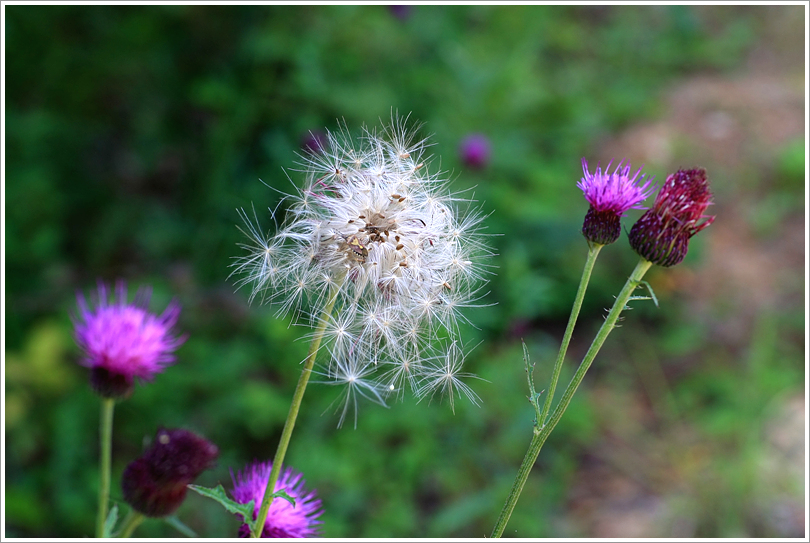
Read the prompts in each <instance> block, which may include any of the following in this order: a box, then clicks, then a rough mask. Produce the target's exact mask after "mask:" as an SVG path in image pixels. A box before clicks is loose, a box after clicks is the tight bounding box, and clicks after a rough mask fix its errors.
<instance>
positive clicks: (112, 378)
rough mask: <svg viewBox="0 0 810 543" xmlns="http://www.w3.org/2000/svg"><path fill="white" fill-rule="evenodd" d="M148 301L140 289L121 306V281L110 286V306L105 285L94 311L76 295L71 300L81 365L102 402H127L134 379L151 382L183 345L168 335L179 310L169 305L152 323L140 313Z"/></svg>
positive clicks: (181, 339) (101, 286) (123, 294)
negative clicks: (75, 313) (75, 311)
mask: <svg viewBox="0 0 810 543" xmlns="http://www.w3.org/2000/svg"><path fill="white" fill-rule="evenodd" d="M149 296H150V291H149V289H140V290H139V291H138V292H137V294H136V295H135V301H134V302H133V303H132V304H127V291H126V286H125V285H124V282H123V281H119V282H118V283H117V284H116V288H115V296H114V299H113V300H112V301H110V300H108V297H107V287H106V285H104V284H103V283H99V287H98V300H97V304H96V307H95V308H94V309H93V308H91V307H90V306H89V305H88V304H87V302H86V301H85V299H84V297H83V296H82V295H81V294H77V296H76V297H77V301H78V306H79V314H78V316H76V317H74V319H73V321H74V335H75V338H76V343H77V344H78V345H79V347H80V348H81V349H82V351H83V353H84V357H83V358H82V360H81V364H82V365H83V366H87V367H88V368H90V371H91V373H90V383H91V386H92V387H93V390H95V391H96V392H97V393H98V394H99V395H101V396H103V397H107V398H123V397H126V396H129V394H131V393H132V389H133V382H134V379H135V378H136V377H137V378H138V379H139V380H141V381H151V380H152V379H153V378H154V376H155V375H156V374H157V373H160V372H161V371H163V369H164V367H165V366H168V365H169V364H171V363H173V362H174V360H175V357H174V356H173V354H172V352H173V351H174V350H175V349H177V347H179V346H180V345H181V344H182V343H183V342H184V341H185V337H176V336H174V335H172V330H171V329H172V327H173V326H174V325H175V324H176V323H177V318H178V316H179V315H180V306H179V305H178V304H177V303H176V302H172V303H170V304H169V306H168V307H167V308H166V310H165V311H164V312H163V314H162V315H160V316H159V317H158V316H155V315H153V314H151V313H149V312H148V311H147V310H146V309H147V307H148V305H149Z"/></svg>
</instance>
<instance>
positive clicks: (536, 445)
mask: <svg viewBox="0 0 810 543" xmlns="http://www.w3.org/2000/svg"><path fill="white" fill-rule="evenodd" d="M650 266H652V263H651V262H648V261H647V260H645V259H643V258H642V259H641V260H639V263H638V264H637V265H636V268H635V269H634V270H633V273H632V274H630V277H629V278H628V279H627V282H626V283H625V284H624V287H622V290H621V292H619V295H618V296H616V301H615V302H614V303H613V307H612V308H611V309H610V312H609V313H608V316H607V318H605V322H604V323H603V324H602V327H601V328H600V329H599V332H598V333H597V334H596V337H595V338H594V340H593V343H591V346H590V348H589V349H588V352H587V353H585V358H583V359H582V362H581V363H580V365H579V368H577V372H576V373H575V374H574V377H573V378H572V379H571V382H570V383H569V384H568V388H566V389H565V392H564V393H563V395H562V398H560V402H559V403H558V404H557V407H556V409H554V413H552V415H551V418H550V419H549V420H548V422H547V423H546V424H544V425H543V426H535V428H534V435H533V436H532V440H531V443H529V449H528V450H527V451H526V456H524V457H523V463H522V464H521V465H520V468H519V469H518V474H517V477H516V478H515V482H514V484H513V485H512V489H511V490H510V492H509V496H508V497H507V498H506V503H505V504H504V506H503V510H501V514H500V516H499V517H498V521H497V522H496V523H495V528H493V530H492V537H501V535H502V534H503V531H504V529H505V528H506V523H507V522H509V517H510V516H511V515H512V511H513V510H514V509H515V505H516V504H517V501H518V498H520V493H521V492H522V491H523V485H525V484H526V479H528V477H529V473H530V472H531V470H532V467H533V466H534V462H535V461H536V460H537V455H539V454H540V449H541V448H542V447H543V444H544V443H545V442H546V439H548V436H549V434H550V433H551V431H552V430H553V429H554V427H555V426H556V425H557V423H558V422H560V419H561V418H562V416H563V413H565V410H566V409H567V408H568V404H570V403H571V398H572V397H573V396H574V393H575V392H576V391H577V388H578V387H579V385H580V383H581V382H582V379H583V378H584V377H585V372H587V371H588V368H590V366H591V363H592V362H593V359H594V358H595V357H596V355H597V353H599V349H601V348H602V344H603V343H604V342H605V339H607V337H608V334H610V332H611V331H612V330H613V328H615V327H616V321H617V320H618V319H619V315H620V314H621V312H622V311H623V310H624V308H625V306H626V304H627V301H628V300H629V299H630V295H631V294H632V293H633V291H634V290H635V289H636V288H637V287H638V285H639V283H640V281H641V278H642V277H644V274H645V273H646V272H647V270H649V269H650Z"/></svg>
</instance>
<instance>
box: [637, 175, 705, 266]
mask: <svg viewBox="0 0 810 543" xmlns="http://www.w3.org/2000/svg"><path fill="white" fill-rule="evenodd" d="M711 200H712V193H711V191H710V190H709V181H708V179H707V178H706V170H704V169H702V168H696V169H693V170H678V171H677V172H675V173H673V174H672V175H670V176H669V177H667V180H666V182H665V183H664V185H663V186H662V187H661V191H660V192H659V193H658V196H656V197H655V203H654V204H653V207H652V209H650V210H649V211H647V212H646V213H645V214H644V215H642V217H641V218H640V219H639V220H638V221H637V222H636V224H634V225H633V228H632V229H631V230H630V245H631V246H632V247H633V250H635V251H636V252H637V253H638V254H639V255H641V256H642V257H644V258H646V259H647V260H649V261H650V262H652V263H653V264H658V265H659V266H664V267H669V266H674V265H675V264H678V263H679V262H681V261H682V260H683V258H684V257H685V256H686V252H687V250H688V249H689V238H691V237H692V236H694V235H695V234H697V233H698V232H700V231H701V230H703V229H704V228H706V227H707V226H709V225H710V224H711V223H712V222H714V216H707V215H704V214H703V213H704V212H705V211H706V208H707V207H709V206H710V205H711V204H712V201H711ZM701 219H704V220H703V222H700V221H701Z"/></svg>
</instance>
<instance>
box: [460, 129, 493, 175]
mask: <svg viewBox="0 0 810 543" xmlns="http://www.w3.org/2000/svg"><path fill="white" fill-rule="evenodd" d="M458 149H459V151H458V152H459V155H461V160H462V161H463V162H464V164H466V165H467V166H470V167H471V168H475V169H481V168H483V167H484V166H486V165H487V164H488V163H489V154H490V145H489V139H488V138H487V137H486V136H485V135H483V134H470V135H469V136H467V137H466V138H464V139H463V140H462V141H461V144H460V145H459V148H458Z"/></svg>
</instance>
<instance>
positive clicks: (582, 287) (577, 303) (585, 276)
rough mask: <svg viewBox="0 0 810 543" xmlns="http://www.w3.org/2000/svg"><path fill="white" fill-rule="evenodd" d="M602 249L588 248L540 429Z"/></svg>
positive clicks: (546, 414)
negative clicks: (594, 266)
mask: <svg viewBox="0 0 810 543" xmlns="http://www.w3.org/2000/svg"><path fill="white" fill-rule="evenodd" d="M602 247H604V245H600V244H598V243H593V244H590V247H589V248H588V259H587V260H586V261H585V268H584V269H583V270H582V278H581V279H580V280H579V288H578V289H577V296H576V298H574V306H573V307H572V308H571V316H570V317H569V318H568V326H566V327H565V334H564V335H563V339H562V343H561V344H560V352H559V353H558V354H557V361H556V362H555V363H554V371H553V373H552V374H551V382H550V383H549V385H548V393H547V394H546V403H545V404H544V405H543V412H542V413H541V414H540V418H538V419H537V425H538V426H540V427H542V426H543V425H544V424H545V423H546V417H547V416H548V412H549V410H550V409H551V400H552V399H553V398H554V391H555V390H556V389H557V381H559V379H560V370H561V369H562V365H563V361H564V360H565V353H566V352H567V351H568V343H569V342H570V341H571V334H573V333H574V325H575V324H576V323H577V317H578V316H579V310H580V309H581V308H582V299H583V298H585V291H586V290H588V282H589V281H590V279H591V272H592V271H593V265H594V264H595V263H596V257H597V256H599V251H601V250H602ZM535 407H536V406H535Z"/></svg>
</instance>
